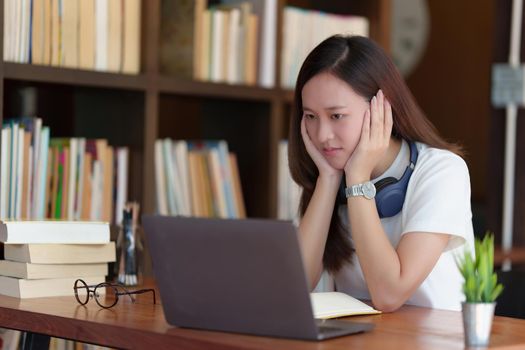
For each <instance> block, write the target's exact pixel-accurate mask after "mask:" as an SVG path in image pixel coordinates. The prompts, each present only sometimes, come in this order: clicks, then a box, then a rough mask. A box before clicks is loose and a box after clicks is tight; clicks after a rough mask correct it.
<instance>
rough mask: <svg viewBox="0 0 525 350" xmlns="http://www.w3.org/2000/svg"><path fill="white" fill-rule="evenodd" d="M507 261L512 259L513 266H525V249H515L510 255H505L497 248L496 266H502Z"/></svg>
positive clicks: (495, 250) (495, 251)
mask: <svg viewBox="0 0 525 350" xmlns="http://www.w3.org/2000/svg"><path fill="white" fill-rule="evenodd" d="M505 259H510V261H511V263H512V265H525V247H513V248H512V249H511V251H510V252H508V253H504V252H503V250H502V249H501V247H496V248H495V249H494V265H495V266H501V265H502V264H503V261H505Z"/></svg>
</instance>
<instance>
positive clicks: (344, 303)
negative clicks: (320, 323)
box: [310, 292, 381, 319]
mask: <svg viewBox="0 0 525 350" xmlns="http://www.w3.org/2000/svg"><path fill="white" fill-rule="evenodd" d="M310 299H311V301H312V308H313V311H314V317H315V318H320V319H328V318H336V317H344V316H353V315H371V314H380V313H381V311H378V310H376V309H374V308H373V307H371V306H368V305H367V304H365V303H363V302H362V301H359V300H357V299H356V298H354V297H351V296H350V295H348V294H345V293H341V292H323V293H310Z"/></svg>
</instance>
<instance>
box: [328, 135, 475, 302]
mask: <svg viewBox="0 0 525 350" xmlns="http://www.w3.org/2000/svg"><path fill="white" fill-rule="evenodd" d="M416 146H417V149H418V150H419V156H418V159H417V162H416V166H415V168H414V172H413V173H412V176H411V178H410V181H409V184H408V188H407V192H406V197H405V202H404V204H403V209H402V210H401V212H400V213H398V214H397V215H395V216H393V217H389V218H383V219H381V224H382V226H383V229H384V231H385V233H386V235H387V236H388V239H389V240H390V243H391V244H392V246H393V247H394V248H396V247H397V245H398V244H399V241H400V240H401V237H402V236H403V235H404V234H405V233H409V232H433V233H445V234H449V235H450V240H449V242H448V245H447V247H446V248H445V251H443V253H442V254H441V256H440V257H439V260H438V261H437V263H436V265H435V266H434V268H433V269H432V271H431V272H430V274H429V275H428V276H427V278H426V279H425V280H424V281H423V283H422V284H421V285H420V286H419V287H418V288H417V290H416V291H415V292H414V294H413V295H412V296H411V297H410V298H409V299H408V301H407V302H406V304H411V305H418V306H425V307H431V308H437V309H448V310H460V309H461V301H463V300H464V297H463V292H462V283H463V277H462V276H461V274H460V272H459V270H458V268H457V267H456V264H455V259H454V257H455V256H456V255H458V254H459V253H461V252H463V250H464V248H465V243H466V244H467V247H468V249H470V250H471V251H473V249H474V234H473V228H472V212H471V209H470V177H469V172H468V168H467V165H466V164H465V161H464V160H463V159H462V158H461V157H459V156H457V155H456V154H454V153H452V152H450V151H446V150H441V149H436V148H431V147H428V146H427V145H425V144H421V143H416ZM409 155H410V150H409V145H408V143H407V142H406V141H403V142H402V146H401V150H400V152H399V154H398V155H397V157H396V159H395V160H394V162H393V163H392V165H391V166H390V168H389V169H388V170H387V171H386V172H385V173H384V174H382V175H381V176H380V177H378V178H377V179H373V180H372V181H373V182H377V181H378V180H380V179H382V178H384V177H387V176H393V177H395V178H397V179H399V178H400V177H401V175H402V174H403V172H404V171H405V169H406V167H407V165H408V164H409ZM339 211H340V214H341V215H342V218H343V222H344V223H345V224H346V225H347V227H348V229H349V230H350V229H351V228H350V226H349V225H348V212H347V206H346V205H341V206H340V207H339ZM350 241H352V239H351V235H350ZM333 277H334V282H335V287H336V289H337V290H338V291H342V292H345V293H347V294H350V295H352V296H354V297H356V298H361V299H370V294H369V292H368V288H367V285H366V282H365V279H364V277H363V273H362V271H361V267H360V265H359V261H358V259H357V255H356V254H354V257H353V264H347V265H345V266H344V267H343V268H341V270H340V271H339V272H337V273H336V274H335V275H334V276H333Z"/></svg>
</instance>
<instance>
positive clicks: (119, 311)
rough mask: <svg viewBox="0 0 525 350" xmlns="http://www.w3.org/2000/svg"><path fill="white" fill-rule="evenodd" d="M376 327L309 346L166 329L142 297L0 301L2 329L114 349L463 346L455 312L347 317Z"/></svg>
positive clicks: (510, 340)
mask: <svg viewBox="0 0 525 350" xmlns="http://www.w3.org/2000/svg"><path fill="white" fill-rule="evenodd" d="M348 320H355V321H360V322H371V323H374V324H375V326H376V327H375V329H374V330H373V331H371V332H368V333H364V334H357V335H351V336H347V337H342V338H336V339H332V340H327V341H323V342H307V341H296V340H287V339H275V338H265V337H256V336H248V335H238V334H230V333H219V332H209V331H198V330H190V329H181V328H176V327H171V326H169V325H168V324H167V323H166V321H165V319H164V314H163V311H162V307H161V305H159V304H157V305H152V304H151V301H150V299H148V298H147V296H145V295H144V296H141V297H140V299H139V300H138V302H137V303H135V304H133V303H131V302H130V301H129V299H126V298H121V300H120V301H119V304H117V305H116V306H115V307H114V308H113V309H109V310H106V309H101V308H100V307H98V306H97V305H96V303H95V302H94V301H93V300H90V301H89V303H88V304H87V306H86V307H84V306H80V305H78V304H77V302H76V300H75V298H74V297H73V296H71V297H55V298H39V299H25V300H20V299H15V298H10V297H5V296H0V327H5V328H12V329H19V330H25V331H30V332H35V333H42V334H48V335H52V336H56V337H61V338H67V339H75V340H79V341H82V342H87V343H94V344H100V345H105V346H110V347H117V348H148V349H162V348H170V349H187V348H191V349H211V348H213V349H403V350H406V349H411V350H412V349H440V350H441V349H463V348H464V345H463V328H462V327H463V326H462V321H461V313H460V312H452V311H440V310H432V309H425V308H418V307H411V306H405V307H402V308H401V309H400V310H398V311H396V312H394V313H391V314H382V315H373V316H357V317H351V318H348ZM491 348H495V349H523V348H525V320H519V319H512V318H506V317H495V320H494V325H493V328H492V335H491Z"/></svg>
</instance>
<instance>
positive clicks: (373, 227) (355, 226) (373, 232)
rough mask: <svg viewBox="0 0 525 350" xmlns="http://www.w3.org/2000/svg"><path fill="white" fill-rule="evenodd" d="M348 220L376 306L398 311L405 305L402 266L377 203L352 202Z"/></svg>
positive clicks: (359, 198) (357, 199)
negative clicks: (388, 236)
mask: <svg viewBox="0 0 525 350" xmlns="http://www.w3.org/2000/svg"><path fill="white" fill-rule="evenodd" d="M348 217H349V220H350V223H351V228H352V238H353V241H354V248H355V250H356V254H357V257H358V259H359V264H360V265H361V269H362V270H363V275H364V277H365V279H366V283H367V286H368V290H369V292H370V296H371V298H372V302H373V303H374V305H375V306H376V307H378V308H380V309H386V310H387V309H390V308H395V306H396V304H399V303H401V304H402V303H403V302H404V300H401V299H403V297H404V295H402V294H403V293H402V291H403V286H402V283H401V264H400V260H399V257H398V255H397V252H396V250H395V249H394V248H393V247H392V245H391V244H390V241H389V240H388V238H387V236H386V234H385V232H384V230H383V227H382V225H381V221H380V219H379V216H378V214H377V209H376V207H375V203H374V201H373V200H369V199H366V198H364V197H352V198H349V199H348Z"/></svg>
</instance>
